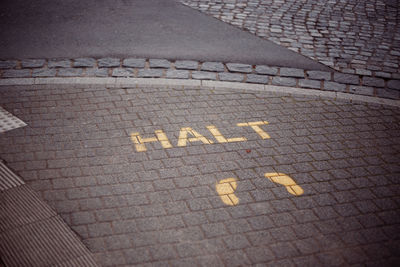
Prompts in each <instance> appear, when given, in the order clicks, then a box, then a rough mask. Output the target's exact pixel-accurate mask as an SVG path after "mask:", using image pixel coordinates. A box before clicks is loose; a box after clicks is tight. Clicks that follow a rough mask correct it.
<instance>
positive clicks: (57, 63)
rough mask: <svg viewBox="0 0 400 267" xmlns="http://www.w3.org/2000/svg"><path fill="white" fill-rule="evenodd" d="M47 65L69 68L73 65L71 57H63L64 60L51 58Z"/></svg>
mask: <svg viewBox="0 0 400 267" xmlns="http://www.w3.org/2000/svg"><path fill="white" fill-rule="evenodd" d="M47 67H49V68H69V67H71V60H69V59H63V60H58V59H50V60H49V61H48V62H47Z"/></svg>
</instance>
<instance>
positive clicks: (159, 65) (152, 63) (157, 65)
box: [149, 59, 171, 69]
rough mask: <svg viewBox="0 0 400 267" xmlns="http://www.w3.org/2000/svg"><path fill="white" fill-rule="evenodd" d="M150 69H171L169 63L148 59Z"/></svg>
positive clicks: (162, 60)
mask: <svg viewBox="0 0 400 267" xmlns="http://www.w3.org/2000/svg"><path fill="white" fill-rule="evenodd" d="M149 62H150V68H164V69H169V68H170V67H171V62H170V61H169V60H166V59H150V60H149Z"/></svg>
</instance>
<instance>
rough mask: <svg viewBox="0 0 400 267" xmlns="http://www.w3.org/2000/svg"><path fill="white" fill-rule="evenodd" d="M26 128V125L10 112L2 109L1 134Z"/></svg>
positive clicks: (0, 113) (0, 111)
mask: <svg viewBox="0 0 400 267" xmlns="http://www.w3.org/2000/svg"><path fill="white" fill-rule="evenodd" d="M24 126H26V123H25V122H23V121H22V120H20V119H18V118H17V117H15V116H14V115H12V114H11V113H10V112H8V111H7V110H5V109H4V108H2V107H0V133H4V132H7V131H10V130H14V129H17V128H20V127H24Z"/></svg>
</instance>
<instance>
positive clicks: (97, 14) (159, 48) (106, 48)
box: [0, 0, 329, 70]
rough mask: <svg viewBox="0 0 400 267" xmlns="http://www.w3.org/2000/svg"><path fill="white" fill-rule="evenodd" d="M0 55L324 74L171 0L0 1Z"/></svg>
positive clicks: (300, 58)
mask: <svg viewBox="0 0 400 267" xmlns="http://www.w3.org/2000/svg"><path fill="white" fill-rule="evenodd" d="M0 10H1V11H0V58H2V59H11V58H14V59H15V58H18V59H21V58H75V57H87V56H90V57H104V56H117V57H128V56H130V57H131V56H132V57H146V58H167V59H172V60H174V59H193V60H199V61H224V62H241V63H251V64H267V65H275V66H288V67H295V68H296V67H297V68H302V69H315V70H329V68H328V67H326V66H323V65H322V64H320V63H317V62H314V61H312V60H310V59H308V58H306V57H304V56H301V55H299V54H297V53H295V52H292V51H290V50H288V49H286V48H284V47H281V46H278V45H276V44H274V43H272V42H269V41H266V40H262V39H260V38H258V37H256V36H254V35H252V34H250V33H248V32H244V31H241V30H239V29H236V28H235V27H233V26H230V25H227V24H225V23H223V22H220V21H218V20H217V19H214V18H212V17H209V16H207V15H204V14H201V13H200V12H198V11H195V10H192V9H190V8H188V7H185V6H183V5H181V4H180V3H178V2H176V1H173V0H146V1H141V0H139V1H128V0H115V1H114V0H113V1H106V0H101V1H95V0H89V1H76V0H67V1H65V0H64V1H49V0H38V1H23V0H3V1H2V3H1V4H0Z"/></svg>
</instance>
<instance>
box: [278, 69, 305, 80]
mask: <svg viewBox="0 0 400 267" xmlns="http://www.w3.org/2000/svg"><path fill="white" fill-rule="evenodd" d="M279 75H280V76H283V77H298V78H304V70H302V69H294V68H281V69H280V72H279Z"/></svg>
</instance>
